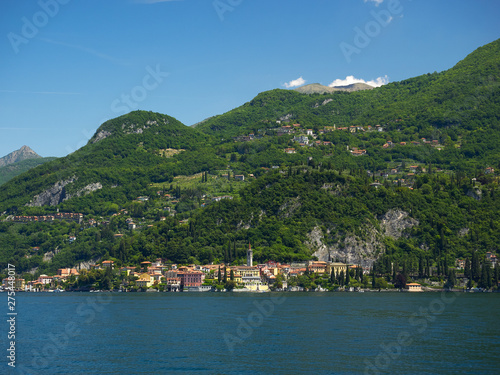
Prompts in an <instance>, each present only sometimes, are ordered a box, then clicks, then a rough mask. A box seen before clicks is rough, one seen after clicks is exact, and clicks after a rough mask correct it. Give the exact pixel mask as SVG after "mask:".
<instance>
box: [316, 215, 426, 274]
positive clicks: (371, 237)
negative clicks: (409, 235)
mask: <svg viewBox="0 0 500 375" xmlns="http://www.w3.org/2000/svg"><path fill="white" fill-rule="evenodd" d="M418 224H419V223H418V221H417V220H415V219H413V218H411V217H410V216H409V214H408V213H407V212H405V211H402V210H397V209H396V210H389V211H388V212H386V213H385V214H384V215H381V216H379V217H377V218H376V221H375V222H374V223H370V222H367V223H366V224H364V225H363V226H361V227H360V228H358V230H357V231H356V233H337V232H335V231H334V230H332V229H334V228H330V229H327V230H326V233H324V231H322V230H321V228H319V227H316V228H314V229H313V230H312V231H311V233H309V234H308V241H307V242H306V245H307V246H308V247H309V248H310V249H311V250H312V251H314V253H313V255H314V256H316V257H317V258H318V259H319V260H321V261H328V260H330V261H341V262H347V263H351V264H361V265H362V266H363V267H370V266H371V265H372V264H373V262H374V261H375V259H376V258H377V256H378V255H379V254H381V253H383V252H384V251H385V244H384V237H392V238H395V239H397V238H399V237H401V236H402V235H403V234H404V231H405V230H406V229H409V228H411V227H413V226H416V225H418Z"/></svg>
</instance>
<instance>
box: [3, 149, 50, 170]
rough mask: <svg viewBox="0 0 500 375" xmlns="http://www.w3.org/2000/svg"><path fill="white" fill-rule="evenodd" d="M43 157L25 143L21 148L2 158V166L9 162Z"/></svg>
mask: <svg viewBox="0 0 500 375" xmlns="http://www.w3.org/2000/svg"><path fill="white" fill-rule="evenodd" d="M38 158H41V156H40V155H38V154H37V153H36V152H35V151H33V150H32V149H31V148H30V147H28V146H26V145H24V146H22V147H21V148H20V149H18V150H15V151H12V152H11V153H9V154H7V155H5V156H3V157H1V158H0V167H5V166H6V165H9V164H14V163H17V162H20V161H22V160H26V159H38Z"/></svg>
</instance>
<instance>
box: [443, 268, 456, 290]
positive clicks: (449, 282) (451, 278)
mask: <svg viewBox="0 0 500 375" xmlns="http://www.w3.org/2000/svg"><path fill="white" fill-rule="evenodd" d="M456 283H457V277H456V275H455V270H454V269H450V270H448V275H447V279H446V283H445V284H444V287H445V288H446V289H452V288H453V287H454V286H455V284H456Z"/></svg>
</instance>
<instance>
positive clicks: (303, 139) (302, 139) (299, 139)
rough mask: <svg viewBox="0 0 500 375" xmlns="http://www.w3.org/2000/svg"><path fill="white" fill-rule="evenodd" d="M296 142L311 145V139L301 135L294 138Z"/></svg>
mask: <svg viewBox="0 0 500 375" xmlns="http://www.w3.org/2000/svg"><path fill="white" fill-rule="evenodd" d="M293 141H294V142H298V143H300V144H304V145H308V144H309V138H308V137H307V136H306V135H299V136H296V137H293Z"/></svg>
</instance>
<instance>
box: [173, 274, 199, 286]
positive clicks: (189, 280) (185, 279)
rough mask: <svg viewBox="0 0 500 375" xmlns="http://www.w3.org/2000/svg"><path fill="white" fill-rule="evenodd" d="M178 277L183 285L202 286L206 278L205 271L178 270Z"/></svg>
mask: <svg viewBox="0 0 500 375" xmlns="http://www.w3.org/2000/svg"><path fill="white" fill-rule="evenodd" d="M177 277H178V278H180V279H181V287H182V288H184V287H188V286H201V284H203V280H204V279H205V274H204V273H203V272H178V273H177Z"/></svg>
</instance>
